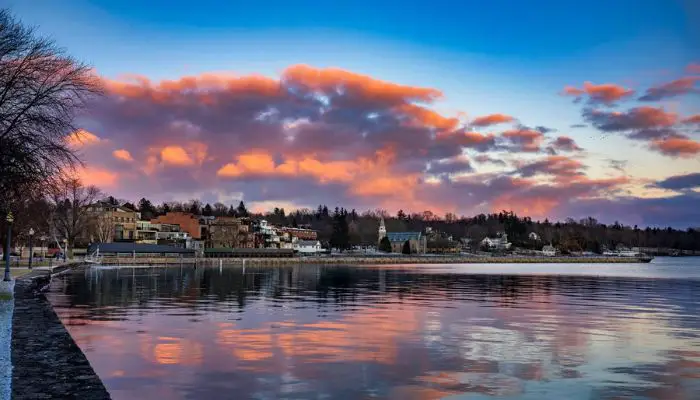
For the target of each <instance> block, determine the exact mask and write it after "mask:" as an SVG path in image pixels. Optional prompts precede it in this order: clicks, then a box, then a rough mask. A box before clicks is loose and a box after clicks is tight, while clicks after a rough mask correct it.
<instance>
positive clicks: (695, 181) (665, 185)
mask: <svg viewBox="0 0 700 400" xmlns="http://www.w3.org/2000/svg"><path fill="white" fill-rule="evenodd" d="M654 186H656V187H659V188H662V189H669V190H676V191H685V190H690V189H698V188H700V172H695V173H691V174H685V175H674V176H670V177H668V178H666V179H663V180H661V181H659V182H657V183H656V184H655V185H654Z"/></svg>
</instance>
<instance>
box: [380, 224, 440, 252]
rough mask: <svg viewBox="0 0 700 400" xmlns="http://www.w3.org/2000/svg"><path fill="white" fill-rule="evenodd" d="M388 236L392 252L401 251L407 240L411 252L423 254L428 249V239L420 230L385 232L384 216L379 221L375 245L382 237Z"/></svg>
mask: <svg viewBox="0 0 700 400" xmlns="http://www.w3.org/2000/svg"><path fill="white" fill-rule="evenodd" d="M385 237H386V238H388V239H389V242H390V243H391V252H392V253H402V252H403V248H404V244H405V243H406V242H408V245H409V247H410V249H411V253H415V254H425V253H426V252H427V250H428V240H427V238H426V236H425V235H423V234H422V232H387V231H386V225H385V224H384V218H382V219H381V220H380V221H379V232H378V239H379V240H378V242H377V246H378V247H381V246H379V244H380V243H381V242H382V239H383V238H385Z"/></svg>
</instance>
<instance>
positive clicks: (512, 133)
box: [502, 129, 544, 152]
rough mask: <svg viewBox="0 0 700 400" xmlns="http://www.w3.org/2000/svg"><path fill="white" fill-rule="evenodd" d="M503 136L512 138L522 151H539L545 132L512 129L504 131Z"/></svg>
mask: <svg viewBox="0 0 700 400" xmlns="http://www.w3.org/2000/svg"><path fill="white" fill-rule="evenodd" d="M502 135H503V137H504V138H506V139H508V140H510V141H511V142H513V143H514V144H516V145H517V146H519V150H520V151H530V152H534V151H539V149H540V145H541V144H542V140H543V139H544V134H543V133H542V132H540V131H536V130H533V129H511V130H507V131H505V132H503V134H502Z"/></svg>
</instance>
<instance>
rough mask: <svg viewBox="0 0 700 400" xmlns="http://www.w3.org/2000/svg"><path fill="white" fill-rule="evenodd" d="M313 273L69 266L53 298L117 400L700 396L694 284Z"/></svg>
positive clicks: (699, 304)
mask: <svg viewBox="0 0 700 400" xmlns="http://www.w3.org/2000/svg"><path fill="white" fill-rule="evenodd" d="M310 268H311V269H305V268H297V267H294V268H260V269H254V268H251V269H250V270H249V271H253V272H254V273H250V272H249V273H246V274H242V273H241V271H240V269H235V268H232V269H223V271H221V272H220V271H219V270H218V268H216V269H208V268H198V269H197V270H196V271H194V270H189V271H188V270H183V272H182V273H180V272H179V269H177V268H175V269H171V270H168V271H161V270H159V269H154V271H153V272H152V273H151V272H148V273H146V272H145V271H144V272H143V273H142V274H141V276H138V275H136V276H132V275H131V274H122V275H120V276H117V275H116V271H100V272H91V273H90V274H93V275H95V276H96V277H99V279H93V278H95V277H91V275H90V274H86V275H82V274H75V275H73V274H69V275H66V276H63V277H59V278H57V279H56V282H55V283H54V284H53V285H52V292H51V293H49V297H51V298H52V299H51V301H52V303H54V304H55V305H56V309H57V312H58V314H59V316H60V317H61V319H62V320H63V321H64V323H66V325H67V327H68V329H69V330H70V332H71V334H72V335H73V337H74V339H75V340H76V342H77V343H78V345H79V346H81V348H83V350H85V351H86V353H87V354H86V355H87V356H88V359H89V360H90V362H91V364H92V365H93V367H94V368H95V369H96V371H97V372H98V373H99V374H100V376H101V377H102V378H103V380H104V381H105V384H106V385H107V387H108V389H109V390H110V392H111V393H112V394H113V396H114V398H115V399H119V398H124V399H131V398H136V397H138V398H142V399H157V400H160V399H164V398H210V399H216V398H221V397H222V396H224V397H225V396H226V395H227V394H230V393H235V394H236V395H237V396H238V397H240V398H250V397H256V396H257V397H266V398H279V397H300V398H308V397H311V396H314V397H315V396H316V395H327V396H329V397H330V398H337V397H345V398H366V397H371V396H377V397H389V398H396V399H411V398H414V399H428V398H440V397H446V396H452V395H455V396H457V397H455V398H459V396H464V398H469V399H473V398H482V397H479V396H480V395H483V396H490V395H504V396H507V395H514V396H516V397H517V398H522V399H528V400H530V399H537V400H539V399H542V398H577V397H576V396H579V397H583V398H611V399H612V398H616V397H617V398H624V397H633V396H639V397H645V398H650V399H684V398H692V397H688V395H689V393H698V392H700V383H699V382H700V379H699V377H700V354H699V351H698V350H697V349H698V345H699V344H700V343H699V342H698V338H699V336H698V334H699V333H700V330H698V329H697V328H698V326H699V324H698V322H697V315H698V313H700V300H698V298H697V296H696V295H695V293H697V290H698V283H697V282H690V281H665V280H663V279H659V280H634V279H629V278H623V279H621V278H593V277H557V276H550V277H548V276H536V277H530V276H517V277H513V276H510V277H509V276H497V275H493V276H475V275H459V274H454V273H452V274H445V275H441V274H437V273H418V272H416V271H415V270H412V271H411V272H410V273H409V272H406V271H402V270H400V269H397V270H392V269H383V270H381V271H377V270H373V269H372V268H356V269H355V268H345V267H340V266H337V267H329V268H314V267H310ZM411 268H414V269H415V267H411ZM489 268H497V267H496V266H489ZM87 278H90V280H89V282H86V281H85V280H86V279H87ZM54 290H55V291H54ZM95 304H100V306H99V307H98V306H95ZM193 317H196V319H195V318H193ZM155 386H159V387H161V388H162V389H158V390H156V389H155V388H154V387H155ZM136 394H138V395H136ZM466 394H468V395H466ZM483 398H488V397H483Z"/></svg>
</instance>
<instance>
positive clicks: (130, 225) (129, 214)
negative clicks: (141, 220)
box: [87, 201, 138, 243]
mask: <svg viewBox="0 0 700 400" xmlns="http://www.w3.org/2000/svg"><path fill="white" fill-rule="evenodd" d="M87 212H88V215H89V216H90V227H89V230H88V231H89V236H90V238H89V239H90V242H103V243H108V242H112V241H134V240H136V221H137V220H138V215H137V213H136V211H134V210H132V209H130V208H126V207H122V206H120V205H117V204H112V203H110V202H107V201H98V202H96V203H93V204H90V205H89V206H87Z"/></svg>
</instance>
